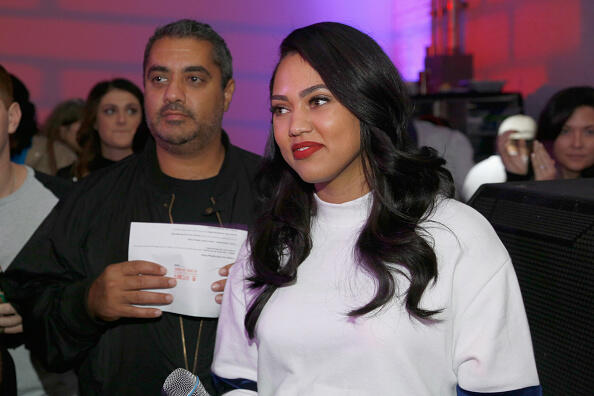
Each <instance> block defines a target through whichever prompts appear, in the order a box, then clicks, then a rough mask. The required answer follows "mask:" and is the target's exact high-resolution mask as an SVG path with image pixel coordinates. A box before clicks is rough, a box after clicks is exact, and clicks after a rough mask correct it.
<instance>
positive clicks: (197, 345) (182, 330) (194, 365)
mask: <svg viewBox="0 0 594 396" xmlns="http://www.w3.org/2000/svg"><path fill="white" fill-rule="evenodd" d="M174 202H175V194H171V200H170V202H169V211H168V214H169V222H170V223H171V224H174V221H173V203H174ZM210 202H211V203H212V204H213V205H216V201H215V199H214V197H212V196H211V197H210ZM215 214H216V216H217V221H218V223H219V226H220V227H222V226H223V221H222V219H221V215H220V214H219V211H218V210H217V211H215ZM178 318H179V329H180V335H181V341H182V350H183V353H184V364H185V368H186V370H190V368H189V367H190V365H189V362H188V351H187V348H186V334H185V331H184V320H183V319H182V315H179V316H178ZM203 324H204V321H203V320H202V319H201V320H200V325H199V326H198V337H197V338H196V348H195V349H194V361H193V363H192V374H196V368H197V366H198V350H199V349H200V338H201V336H202V327H203Z"/></svg>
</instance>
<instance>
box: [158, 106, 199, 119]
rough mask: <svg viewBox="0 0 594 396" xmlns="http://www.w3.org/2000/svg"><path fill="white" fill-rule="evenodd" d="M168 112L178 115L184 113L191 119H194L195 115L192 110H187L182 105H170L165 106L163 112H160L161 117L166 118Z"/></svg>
mask: <svg viewBox="0 0 594 396" xmlns="http://www.w3.org/2000/svg"><path fill="white" fill-rule="evenodd" d="M168 111H174V112H176V113H182V114H183V115H185V116H187V117H190V118H194V113H192V112H191V111H190V110H188V109H186V108H185V107H184V106H183V105H182V104H181V103H168V104H166V105H165V106H163V107H161V110H159V115H160V116H161V117H164V116H165V113H166V112H168Z"/></svg>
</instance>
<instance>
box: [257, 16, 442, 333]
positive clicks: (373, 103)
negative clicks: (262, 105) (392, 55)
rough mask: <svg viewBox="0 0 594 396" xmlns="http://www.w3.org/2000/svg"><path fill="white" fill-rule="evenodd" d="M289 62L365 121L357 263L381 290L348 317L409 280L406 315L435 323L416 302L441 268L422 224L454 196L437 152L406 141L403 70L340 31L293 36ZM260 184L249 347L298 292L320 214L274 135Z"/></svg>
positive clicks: (322, 27)
mask: <svg viewBox="0 0 594 396" xmlns="http://www.w3.org/2000/svg"><path fill="white" fill-rule="evenodd" d="M292 53H298V54H299V55H301V57H302V58H303V59H304V60H306V61H307V62H308V63H309V64H310V65H311V66H312V67H313V68H314V69H315V70H316V71H317V72H318V73H319V74H320V76H321V78H322V80H323V81H324V83H325V84H326V86H327V87H328V89H329V90H330V91H331V92H332V94H333V95H334V96H335V97H336V98H337V99H338V100H339V101H340V103H342V104H343V105H344V106H345V107H346V108H348V109H349V110H350V111H351V112H352V113H353V114H354V115H355V116H356V117H357V118H358V119H359V121H360V129H361V154H362V159H363V161H362V162H363V165H364V174H365V177H366V181H367V183H368V185H369V187H370V190H371V193H372V194H373V205H372V208H371V213H370V215H369V218H368V219H367V222H366V224H365V226H364V228H363V230H362V231H361V234H360V236H359V238H358V240H357V244H356V254H357V258H358V261H359V263H360V265H361V266H362V267H363V268H364V269H365V270H366V271H367V272H368V273H369V274H371V275H372V276H373V277H374V278H375V280H376V285H377V286H376V293H375V296H374V298H373V299H372V300H371V301H369V302H368V303H367V304H366V305H364V306H362V307H360V308H358V309H355V310H353V311H351V312H349V313H348V315H349V316H361V315H364V314H367V313H370V312H372V311H375V310H376V309H378V308H381V307H382V306H383V305H384V304H386V303H388V302H389V301H390V300H391V299H392V298H393V297H394V295H395V293H396V292H397V284H396V281H395V279H394V272H396V273H401V274H404V275H405V276H408V277H409V279H410V287H409V289H408V291H407V292H406V296H405V304H406V308H407V310H408V311H409V313H410V314H412V315H413V316H415V317H418V318H430V317H431V316H432V315H434V314H435V313H437V312H439V311H431V310H425V309H423V308H422V307H420V306H419V302H420V299H421V296H422V294H423V292H424V291H425V289H426V287H427V285H428V284H429V283H430V282H431V281H432V280H435V279H436V278H437V259H436V256H435V253H434V251H433V249H432V248H431V246H430V245H429V244H428V243H427V241H426V240H425V239H423V238H422V237H421V236H420V234H421V233H422V232H423V230H422V229H421V228H420V226H419V223H420V222H421V221H422V220H423V218H424V216H425V215H426V214H427V213H429V212H430V211H431V210H432V208H433V203H434V201H435V199H436V197H437V195H438V194H443V195H445V196H452V194H453V183H452V178H451V175H450V174H449V172H448V171H447V170H445V168H443V164H444V163H445V162H444V161H443V160H442V159H441V158H439V157H438V156H437V154H436V152H435V151H434V150H432V149H429V148H427V147H425V148H422V149H420V150H418V149H416V148H415V147H414V146H413V145H412V143H411V142H410V140H409V137H408V134H407V129H406V127H407V123H408V122H409V114H410V104H409V100H408V97H407V95H406V90H405V87H404V85H403V83H402V80H401V78H400V75H399V73H398V71H397V70H396V68H395V67H394V65H393V64H392V62H391V61H390V59H389V58H388V56H387V55H386V54H385V53H384V52H383V50H382V49H381V48H380V46H379V45H378V44H377V43H376V42H375V41H374V40H373V39H372V38H371V37H369V36H367V35H366V34H364V33H362V32H360V31H358V30H356V29H354V28H352V27H350V26H347V25H343V24H339V23H334V22H322V23H317V24H314V25H310V26H307V27H304V28H301V29H297V30H295V31H293V32H292V33H291V34H290V35H289V36H287V37H286V38H285V39H284V41H283V42H282V44H281V47H280V60H279V64H280V62H281V61H282V59H283V58H284V57H285V56H287V55H289V54H292ZM276 69H278V64H277V66H276ZM276 69H275V71H274V73H273V75H272V78H271V80H270V92H271V94H272V89H273V84H274V78H275V75H276ZM256 180H257V187H256V189H257V194H258V208H259V213H258V216H257V220H256V223H255V225H254V227H253V229H252V231H251V232H250V235H249V243H250V248H251V265H252V267H253V276H251V277H250V278H248V280H249V281H250V287H251V288H254V289H259V294H258V295H257V297H256V298H255V299H254V300H253V301H252V303H251V304H250V306H249V308H248V311H247V314H246V317H245V327H246V329H247V331H248V334H249V336H250V337H251V338H253V337H254V334H255V327H256V322H257V321H258V318H259V316H260V313H261V312H262V309H263V308H264V306H265V305H266V303H267V302H268V300H269V299H270V297H271V296H272V295H273V293H274V292H275V290H276V289H278V288H280V287H284V286H289V285H291V284H294V283H295V281H296V279H297V269H298V267H299V265H300V264H301V263H302V262H303V261H304V260H305V259H306V258H307V256H308V255H309V253H310V251H311V247H312V241H311V236H310V225H311V220H312V217H313V216H314V215H315V213H316V206H315V200H314V198H313V193H314V188H313V186H312V185H311V184H308V183H305V182H304V181H302V180H301V179H300V177H299V176H298V175H297V173H295V172H294V171H293V170H292V169H291V168H290V167H289V166H288V165H287V163H286V162H285V161H284V160H283V158H282V156H281V153H280V150H279V147H278V146H277V144H276V142H275V141H274V136H273V133H272V132H271V134H270V136H269V138H268V143H267V147H266V151H265V155H264V160H263V165H262V167H261V169H260V172H259V174H258V176H257V179H256ZM404 269H406V271H407V272H408V274H406V272H403V270H404Z"/></svg>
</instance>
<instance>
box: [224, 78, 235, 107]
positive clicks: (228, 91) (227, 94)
mask: <svg viewBox="0 0 594 396" xmlns="http://www.w3.org/2000/svg"><path fill="white" fill-rule="evenodd" d="M233 92H235V80H233V79H232V78H231V79H229V81H227V85H226V86H225V89H223V99H224V110H225V111H227V110H229V105H231V99H233Z"/></svg>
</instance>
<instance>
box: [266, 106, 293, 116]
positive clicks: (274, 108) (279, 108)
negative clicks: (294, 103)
mask: <svg viewBox="0 0 594 396" xmlns="http://www.w3.org/2000/svg"><path fill="white" fill-rule="evenodd" d="M270 112H271V113H272V114H274V115H281V114H286V113H288V112H289V109H287V108H286V107H283V106H272V107H271V108H270Z"/></svg>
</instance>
